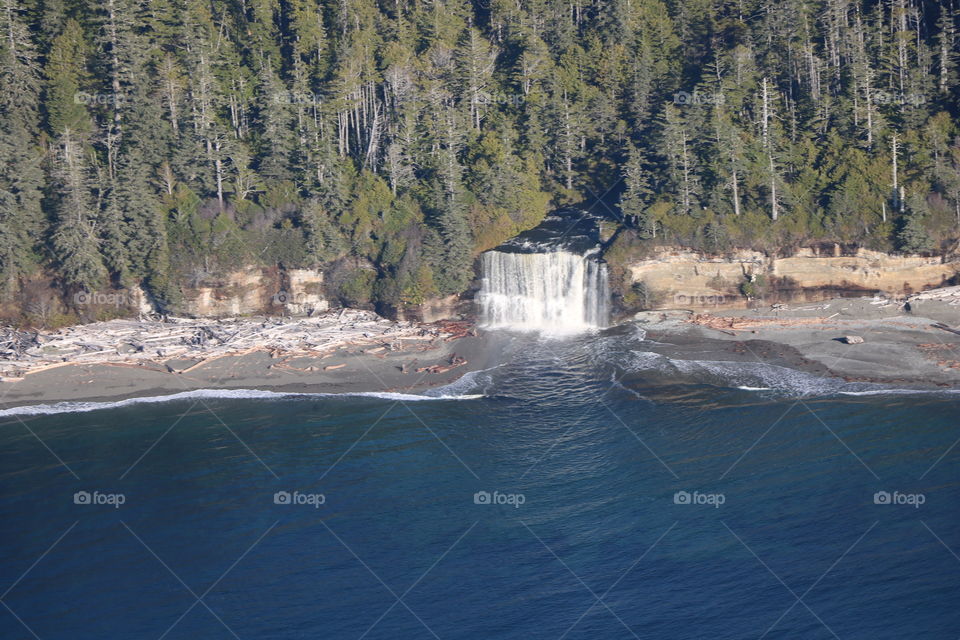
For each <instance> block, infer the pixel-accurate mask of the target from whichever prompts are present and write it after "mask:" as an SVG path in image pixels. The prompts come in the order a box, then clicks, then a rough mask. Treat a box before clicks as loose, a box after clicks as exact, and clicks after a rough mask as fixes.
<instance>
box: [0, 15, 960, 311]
mask: <svg viewBox="0 0 960 640" xmlns="http://www.w3.org/2000/svg"><path fill="white" fill-rule="evenodd" d="M956 2H957V0H942V1H940V2H934V1H929V0H881V1H879V2H876V1H860V0H562V1H560V0H474V1H472V2H471V1H469V0H99V1H98V2H90V1H87V0H0V3H2V7H0V27H2V29H0V38H2V41H0V78H2V80H0V85H2V91H0V289H2V292H3V293H2V294H0V295H2V296H13V295H15V294H16V292H17V291H18V290H19V289H20V288H21V287H22V286H23V283H24V282H25V281H26V280H28V279H30V278H34V277H36V276H37V274H46V276H47V277H49V278H50V279H51V280H52V281H53V282H54V283H55V284H56V286H57V287H58V288H59V289H60V290H62V291H63V292H64V294H65V295H67V294H69V293H71V292H76V291H81V290H86V291H90V290H105V289H109V288H115V287H127V286H131V285H134V284H140V285H141V286H142V287H143V288H144V289H145V290H146V291H147V292H148V293H149V295H150V296H151V297H152V299H153V300H154V301H155V302H156V304H157V305H158V307H159V308H160V309H164V310H175V309H176V307H177V304H178V300H179V296H180V291H181V289H182V287H184V286H192V285H196V284H197V283H200V282H205V281H209V280H210V279H215V278H216V277H217V276H218V274H222V273H225V272H227V271H230V270H231V269H237V268H239V267H243V266H248V265H265V266H269V265H280V266H283V267H288V268H323V269H324V270H325V273H326V274H328V282H329V283H330V286H331V287H334V288H335V294H336V296H337V297H338V298H339V299H340V301H341V302H342V303H344V304H350V305H358V306H363V305H371V304H372V305H382V306H392V307H396V306H400V305H415V304H419V303H421V302H422V301H423V300H425V299H427V298H429V297H432V296H437V295H446V294H450V293H457V292H462V291H464V290H465V289H467V288H468V287H469V286H470V283H471V281H472V280H473V279H474V277H475V273H474V268H475V267H474V265H475V258H476V256H477V254H478V253H479V252H481V251H484V250H487V249H489V248H492V247H494V246H496V245H497V244H499V243H500V242H502V241H504V240H505V239H506V238H509V237H511V236H513V235H515V234H516V233H518V232H520V231H522V230H525V229H528V228H531V227H533V226H535V225H537V224H538V223H539V222H540V221H541V220H542V219H543V217H544V216H545V215H546V213H547V212H548V211H550V210H551V209H553V208H555V207H559V206H566V205H576V204H577V203H583V202H593V203H594V208H595V209H598V210H600V212H601V213H603V214H604V215H607V216H609V218H610V219H611V221H613V222H614V223H615V224H616V225H617V226H618V227H619V230H618V236H619V238H618V239H623V240H624V242H627V241H629V243H632V244H634V245H636V244H644V243H646V244H649V243H672V244H679V245H685V246H690V247H695V248H699V249H703V250H706V251H722V250H724V249H727V248H731V247H752V248H759V249H762V250H766V251H781V250H784V248H788V247H796V246H801V245H804V244H809V243H814V242H837V243H844V244H847V245H855V246H863V247H868V248H873V249H879V250H884V251H899V252H930V253H937V252H949V251H953V250H955V244H956V242H957V239H958V235H960V127H958V122H960V84H958V61H960V8H958V7H957V5H956V4H955V3H956Z"/></svg>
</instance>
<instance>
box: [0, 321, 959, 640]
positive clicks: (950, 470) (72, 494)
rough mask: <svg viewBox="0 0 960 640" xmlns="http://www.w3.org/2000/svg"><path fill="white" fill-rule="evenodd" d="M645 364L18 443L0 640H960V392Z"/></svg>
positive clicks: (167, 406)
mask: <svg viewBox="0 0 960 640" xmlns="http://www.w3.org/2000/svg"><path fill="white" fill-rule="evenodd" d="M645 344H646V343H645V340H644V336H643V334H642V332H641V331H630V330H627V329H625V328H619V329H616V330H609V331H605V332H600V333H586V334H582V335H578V336H573V337H569V336H568V337H566V338H564V339H554V338H545V337H538V336H536V335H531V334H516V335H512V334H509V333H507V334H503V335H502V336H501V338H500V344H499V345H498V346H497V348H498V351H499V352H500V353H502V356H501V357H500V358H499V359H498V360H497V361H495V362H492V363H491V365H492V366H491V368H489V369H487V370H485V371H481V372H476V373H471V374H469V375H468V376H466V377H465V378H463V379H461V380H460V381H458V382H456V383H454V384H453V385H450V386H449V387H447V388H444V389H438V390H434V391H433V392H431V393H432V394H433V396H435V398H430V397H421V398H419V400H420V401H418V402H412V400H413V399H415V398H412V397H406V396H386V397H369V396H367V397H356V396H342V397H338V396H317V395H299V396H279V397H272V396H269V395H266V394H259V395H258V394H256V393H251V394H250V395H251V396H256V397H249V398H243V397H240V396H241V395H242V394H243V392H235V393H234V394H233V395H232V397H216V394H209V395H208V397H204V398H202V402H200V401H198V399H197V398H196V397H190V398H180V399H176V400H171V401H163V402H154V403H150V404H144V403H127V404H119V403H118V404H116V405H115V406H112V408H99V409H97V408H94V407H86V408H87V409H91V410H88V411H84V412H69V411H68V412H63V413H43V411H42V410H41V409H40V408H37V409H35V410H33V412H32V413H30V412H27V413H19V414H17V415H12V414H7V415H4V416H2V417H0V457H2V467H0V468H2V469H3V482H2V490H0V514H2V518H0V534H2V540H3V545H2V547H0V559H2V562H0V567H2V568H0V572H2V576H0V580H2V584H3V585H5V586H4V587H3V590H5V591H6V593H5V594H4V596H3V604H5V605H6V607H8V609H7V608H4V610H3V611H0V617H2V622H0V625H2V626H0V628H2V629H3V633H2V637H4V638H33V637H34V635H32V634H33V633H35V634H36V636H37V637H40V638H43V639H44V640H48V639H55V638H71V639H86V638H91V639H92V638H97V639H100V638H120V637H125V638H160V637H164V638H233V637H235V636H234V634H235V635H236V637H240V638H316V637H324V638H361V637H364V638H415V637H425V638H426V637H439V638H478V639H490V638H518V639H519V638H546V639H556V638H560V637H565V638H585V639H586V638H589V639H595V638H634V637H643V638H744V637H754V638H758V637H761V636H763V635H764V634H765V633H766V637H770V638H799V637H802V638H833V637H840V638H844V639H847V638H864V639H867V638H869V639H875V638H898V639H899V638H904V637H923V638H948V637H955V635H956V628H957V625H958V624H960V611H958V609H957V608H956V607H955V606H953V602H952V600H953V598H954V597H955V594H956V593H957V590H958V588H960V561H958V560H957V558H956V557H955V555H953V553H954V552H956V551H957V550H958V549H960V537H958V533H957V532H958V531H960V527H958V525H960V508H958V505H960V499H958V498H960V495H958V494H960V487H958V480H957V478H958V470H960V458H958V456H960V453H958V449H957V448H951V446H952V445H953V444H954V443H955V442H956V440H957V438H958V437H960V431H958V425H957V420H956V416H957V412H958V409H960V400H958V395H957V394H955V393H950V392H929V393H918V392H907V391H900V392H897V391H893V390H890V389H887V388H885V387H879V386H877V385H850V384H847V383H843V382H842V381H835V380H828V379H821V378H818V377H816V376H813V375H810V374H803V373H799V372H790V371H788V370H784V369H780V368H777V367H770V366H769V365H766V366H765V365H759V364H750V363H746V364H735V363H717V362H713V363H709V362H707V363H694V362H689V361H672V360H670V359H668V358H665V357H663V356H656V355H655V354H652V353H650V352H649V351H648V350H647V349H646V348H645ZM738 387H744V388H738ZM440 396H442V397H443V398H444V399H439V397H440ZM68 408H69V407H63V409H68ZM20 420H23V421H24V423H25V424H24V423H21V422H20ZM25 425H26V426H25ZM27 427H29V428H27ZM34 434H35V435H34ZM41 440H42V443H41ZM45 445H46V446H45ZM46 447H49V450H48V449H47V448H46ZM58 457H59V459H60V460H62V461H63V463H65V465H67V466H69V470H68V468H67V466H65V465H64V464H61V463H60V462H58ZM72 474H76V477H74V475H72ZM118 496H122V504H119V503H120V502H121V499H120V498H119V497H118ZM320 496H322V497H320ZM948 548H949V549H952V550H953V552H951V551H950V550H948ZM794 594H795V595H794ZM197 597H201V600H202V601H201V602H200V603H197ZM797 597H802V602H801V603H797ZM398 598H399V599H400V601H399V602H398ZM28 627H29V629H30V630H31V631H28Z"/></svg>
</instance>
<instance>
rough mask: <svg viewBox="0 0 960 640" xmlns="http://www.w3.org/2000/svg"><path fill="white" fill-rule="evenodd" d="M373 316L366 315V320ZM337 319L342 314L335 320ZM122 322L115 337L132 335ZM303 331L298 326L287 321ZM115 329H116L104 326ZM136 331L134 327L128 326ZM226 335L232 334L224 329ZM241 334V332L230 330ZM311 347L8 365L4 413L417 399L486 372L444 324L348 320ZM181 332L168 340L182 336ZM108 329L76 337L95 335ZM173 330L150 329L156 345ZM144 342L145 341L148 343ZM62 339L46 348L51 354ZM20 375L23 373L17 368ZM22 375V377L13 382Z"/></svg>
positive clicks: (325, 329)
mask: <svg viewBox="0 0 960 640" xmlns="http://www.w3.org/2000/svg"><path fill="white" fill-rule="evenodd" d="M363 313H366V312H363ZM330 315H331V317H332V316H335V315H336V314H330ZM263 322H266V323H273V324H277V325H278V326H280V327H281V328H284V329H285V328H286V326H285V325H284V324H283V321H278V320H276V319H270V320H262V319H248V320H244V321H242V322H240V323H238V324H237V326H242V327H247V325H248V324H256V323H263ZM123 323H124V321H113V325H112V326H110V327H107V328H108V329H109V330H110V331H111V332H112V331H115V330H116V329H117V328H118V327H124V326H127V325H124V324H123ZM287 323H288V324H289V325H290V326H293V324H292V321H287ZM98 324H100V325H107V324H110V323H98ZM128 324H129V323H128ZM219 326H224V325H219ZM226 326H229V327H230V329H231V331H232V330H233V329H235V328H236V327H235V326H233V325H231V324H228V325H226ZM310 328H311V333H310V334H309V336H310V340H311V342H310V343H309V344H304V342H303V341H299V342H297V343H289V342H284V343H283V344H282V345H278V344H270V343H268V342H266V341H264V342H263V343H262V344H261V345H260V346H259V347H255V348H250V347H249V346H248V345H247V344H246V343H244V344H243V348H241V349H237V350H236V352H234V350H231V349H230V348H229V345H223V346H210V345H203V346H199V347H198V346H195V345H194V346H191V347H189V348H183V349H180V348H178V349H176V350H175V351H176V353H175V355H173V356H171V357H167V353H166V352H165V351H171V350H170V349H169V348H167V349H159V350H157V352H154V353H143V352H138V353H130V352H129V351H128V350H126V349H124V348H123V347H124V344H126V343H128V342H129V340H122V341H118V342H117V343H116V344H115V345H113V346H114V347H115V348H114V350H113V352H112V353H110V354H103V353H102V352H97V353H98V355H97V356H96V358H95V359H96V360H97V361H94V362H84V361H83V358H84V355H83V353H86V352H81V354H80V355H73V356H71V357H64V359H63V361H62V362H55V363H54V364H52V365H51V364H49V361H50V360H56V359H57V358H55V357H54V358H50V357H47V358H45V359H43V360H39V359H38V358H33V359H31V358H28V357H23V358H19V359H13V358H8V359H7V360H5V361H3V362H2V363H0V364H4V365H5V366H6V368H5V373H6V374H7V375H6V376H5V377H3V378H2V382H0V409H9V408H11V407H18V406H25V405H39V404H51V403H57V402H74V401H113V400H122V399H127V398H136V397H149V396H163V395H171V394H174V393H180V392H184V391H192V390H196V389H260V390H268V391H277V392H289V393H298V392H320V393H355V392H415V391H418V390H424V389H427V388H430V387H435V386H439V385H443V384H447V383H449V382H451V381H453V380H456V379H457V378H459V377H460V376H462V375H463V374H464V373H466V372H467V371H469V370H474V369H477V368H482V367H483V366H484V362H485V361H484V357H485V355H486V350H485V349H484V348H483V346H482V343H483V339H482V338H480V337H477V336H476V335H474V334H475V332H473V331H464V326H463V325H462V324H461V325H454V327H453V328H452V329H451V327H450V325H449V324H447V325H444V324H443V323H437V324H431V325H417V324H415V323H394V322H391V321H389V320H386V319H384V318H379V317H376V316H374V314H369V315H368V316H363V317H361V318H360V319H359V320H358V319H357V318H356V317H354V318H351V317H347V318H346V319H343V318H341V319H340V320H339V321H337V322H332V321H331V322H328V323H324V322H318V323H316V325H315V326H313V327H310ZM178 329H179V326H178V325H173V326H172V327H170V328H169V329H168V330H169V331H175V330H178ZM95 330H96V331H100V332H101V333H102V332H103V330H104V327H95V326H94V325H87V326H86V327H85V328H84V327H73V328H71V333H80V334H81V335H88V334H90V333H92V332H93V331H95ZM163 330H166V329H165V328H164V327H156V326H149V327H148V328H147V331H148V332H149V333H150V335H154V334H157V333H158V332H161V331H163ZM138 337H139V338H141V339H142V334H138ZM55 338H56V336H47V337H45V338H44V340H45V345H46V346H48V347H49V345H51V344H56V339H55ZM14 365H17V366H16V367H15V366H14ZM11 373H13V374H14V375H11Z"/></svg>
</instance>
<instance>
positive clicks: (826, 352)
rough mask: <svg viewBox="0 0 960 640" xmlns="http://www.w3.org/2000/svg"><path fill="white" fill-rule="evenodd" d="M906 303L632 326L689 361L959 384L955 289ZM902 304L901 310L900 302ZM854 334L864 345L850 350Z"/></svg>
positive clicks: (678, 315) (737, 313)
mask: <svg viewBox="0 0 960 640" xmlns="http://www.w3.org/2000/svg"><path fill="white" fill-rule="evenodd" d="M934 291H937V292H941V295H939V296H938V295H937V294H935V293H933V292H927V293H923V294H918V295H916V296H912V297H911V298H909V299H908V300H906V301H899V302H898V301H894V300H890V299H887V298H881V297H861V298H834V299H831V300H825V301H822V302H816V303H804V304H795V305H776V306H775V307H770V306H767V307H758V308H755V309H745V310H723V311H719V310H718V311H715V312H713V313H706V312H702V311H698V312H694V311H689V310H671V311H650V312H642V313H639V314H637V315H636V317H635V322H637V324H638V325H639V326H640V327H642V328H643V329H644V330H645V331H646V332H647V338H648V339H649V340H651V341H654V342H661V343H664V344H659V345H658V344H654V345H653V346H652V347H651V349H652V350H654V351H657V352H661V353H664V354H665V355H669V356H670V357H681V358H686V359H692V360H732V361H738V362H747V361H760V362H766V363H771V364H779V365H782V366H787V367H790V368H795V369H799V370H802V371H807V372H810V373H816V374H819V375H825V376H834V377H839V378H843V379H845V380H847V381H856V382H878V383H884V384H895V385H898V386H908V387H917V388H930V387H952V386H955V385H958V384H960V335H957V334H954V333H951V332H949V331H945V330H943V329H940V328H937V327H935V326H934V325H936V324H943V325H948V326H950V327H954V328H956V326H957V324H958V322H960V306H958V305H957V301H958V300H960V288H958V287H951V288H948V289H942V290H934ZM904 302H906V304H904ZM848 336H856V337H860V338H862V339H863V342H862V343H856V344H847V343H846V340H845V338H847V337H848Z"/></svg>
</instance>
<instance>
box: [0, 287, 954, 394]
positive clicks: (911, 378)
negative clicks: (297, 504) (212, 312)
mask: <svg viewBox="0 0 960 640" xmlns="http://www.w3.org/2000/svg"><path fill="white" fill-rule="evenodd" d="M953 289H955V290H956V291H948V292H947V294H949V295H947V294H944V295H940V296H939V297H938V296H937V295H931V294H920V296H914V297H912V298H911V299H910V300H909V304H906V305H905V304H903V302H895V301H891V300H887V299H883V298H837V299H833V300H828V301H824V302H818V303H806V304H800V305H793V306H783V305H777V306H776V307H775V308H773V307H767V308H762V307H758V308H756V309H752V310H732V311H715V312H713V313H705V312H702V311H701V312H693V311H690V310H667V311H648V312H641V313H638V314H636V315H635V316H634V317H632V318H630V319H626V320H625V321H624V323H621V326H619V327H612V328H611V329H608V330H607V331H613V332H616V331H620V330H625V329H628V328H629V325H630V324H635V325H636V326H639V327H641V328H642V329H643V330H644V331H645V332H646V336H647V341H648V343H649V349H650V350H651V351H653V352H656V353H659V354H662V355H665V356H668V357H670V358H675V359H682V360H694V361H735V362H748V361H753V362H764V363H768V364H775V365H780V366H784V367H789V368H793V369H797V370H801V371H805V372H808V373H814V374H817V375H820V376H836V377H839V378H842V379H845V380H847V381H858V382H859V381H862V382H880V383H887V384H894V385H897V386H902V387H903V386H905V387H917V388H931V387H940V388H943V387H955V386H958V385H960V335H957V334H954V333H951V332H948V331H945V330H943V329H939V328H936V327H934V326H933V325H934V324H937V323H943V324H944V325H948V326H951V327H956V326H957V324H958V321H960V306H958V304H957V301H958V300H960V288H953ZM943 291H947V290H943ZM113 322H115V323H118V324H117V325H116V326H117V327H120V326H125V325H122V322H123V321H113ZM244 322H262V323H264V326H276V327H279V329H278V330H281V331H291V330H292V329H291V327H292V326H293V325H290V326H287V325H284V324H283V321H279V320H276V319H272V320H269V321H263V320H260V319H257V320H246V321H244ZM286 322H292V321H290V320H288V321H286ZM269 323H274V324H273V325H270V324H269ZM325 323H326V324H325ZM100 324H101V325H102V324H105V323H100ZM238 326H246V325H243V324H242V323H241V325H238ZM311 326H313V325H311ZM315 326H316V329H315V332H314V333H312V334H310V336H311V338H310V340H311V342H310V343H309V344H307V345H305V344H304V343H303V341H301V342H298V343H296V344H288V343H283V346H278V345H277V344H263V345H261V347H262V348H252V349H251V348H249V347H247V346H246V345H245V348H244V349H241V350H239V351H238V352H236V353H234V352H232V351H230V349H229V348H228V347H229V345H221V346H220V347H212V346H210V345H209V344H208V345H202V346H201V347H190V348H185V349H178V350H176V351H177V352H176V353H175V354H174V355H172V356H171V357H165V354H164V351H163V350H162V349H161V350H159V352H158V354H146V355H145V354H143V353H139V352H138V353H134V354H131V353H129V350H125V349H123V348H122V345H120V344H118V345H115V347H116V349H115V354H110V355H109V356H104V355H102V352H96V353H100V355H97V356H96V358H95V359H97V360H103V359H104V358H106V360H109V361H108V362H83V356H79V357H78V356H73V357H72V359H71V358H64V359H63V362H62V363H56V364H54V365H50V364H43V363H45V362H47V360H50V358H47V360H43V361H37V358H33V360H31V359H30V358H26V357H25V358H23V359H22V362H21V364H22V365H23V366H22V368H21V370H19V371H18V372H19V374H20V375H16V376H11V375H10V371H11V366H12V365H11V363H14V364H16V363H15V362H14V361H13V360H11V359H7V360H6V361H4V363H3V364H5V365H6V370H5V373H6V374H7V375H6V376H5V377H4V378H3V381H2V382H0V409H9V408H11V407H18V406H25V405H40V404H51V403H57V402H71V401H113V400H122V399H127V398H136V397H149V396H164V395H171V394H174V393H180V392H184V391H192V390H197V389H214V390H223V389H260V390H266V391H276V392H289V393H300V392H309V393H317V392H319V393H354V392H406V393H417V392H422V391H424V390H426V389H428V388H430V387H436V386H440V385H445V384H448V383H450V382H453V381H454V380H456V379H458V378H460V377H461V376H463V375H464V374H465V373H467V372H469V371H475V370H478V369H483V368H486V367H488V366H491V364H492V363H495V362H496V359H497V357H498V353H497V349H496V348H495V343H496V340H492V339H491V336H490V334H487V333H485V332H483V331H478V330H476V329H475V328H473V327H472V326H471V325H469V324H466V323H460V324H456V325H455V326H454V328H452V329H451V328H450V326H449V325H448V326H447V328H446V329H444V327H443V323H438V324H434V325H416V324H414V323H393V322H391V321H389V320H386V319H384V318H379V317H377V316H374V315H373V314H370V315H369V316H356V317H347V318H346V319H345V320H344V319H343V318H342V316H341V318H340V320H338V321H337V322H334V321H333V320H331V319H330V318H327V319H326V320H322V321H318V322H317V323H315ZM90 327H93V325H88V326H87V328H86V329H84V328H82V327H80V328H77V327H75V328H71V330H70V332H68V335H76V334H79V335H87V334H89V333H90V332H91V331H92V330H91V329H90ZM231 327H232V325H231ZM296 327H297V328H298V329H299V328H302V325H296ZM100 329H101V330H102V327H100ZM174 329H178V327H177V325H174V326H173V328H172V329H170V330H174ZM374 329H376V331H374ZM111 330H112V329H111ZM150 330H151V331H157V330H159V329H158V328H157V327H151V328H150ZM846 336H859V337H861V338H862V339H863V342H862V343H858V344H847V343H846V342H845V341H844V338H845V337H846ZM44 340H46V341H48V342H47V344H50V343H51V342H56V341H55V340H54V339H53V337H50V336H48V337H46V338H44ZM128 342H129V341H128ZM254 344H256V342H255V341H254ZM318 345H320V346H322V347H323V348H319V347H318ZM88 351H89V350H88ZM84 353H86V352H84ZM31 367H32V369H33V370H31Z"/></svg>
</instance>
